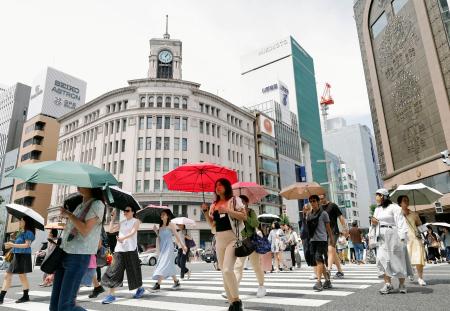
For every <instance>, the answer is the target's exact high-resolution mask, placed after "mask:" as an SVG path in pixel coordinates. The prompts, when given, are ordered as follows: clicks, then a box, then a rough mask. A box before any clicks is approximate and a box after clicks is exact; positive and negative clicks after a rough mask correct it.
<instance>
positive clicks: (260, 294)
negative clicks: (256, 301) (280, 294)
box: [256, 286, 266, 298]
mask: <svg viewBox="0 0 450 311" xmlns="http://www.w3.org/2000/svg"><path fill="white" fill-rule="evenodd" d="M265 295H266V288H265V287H264V286H260V287H258V291H257V293H256V297H258V298H261V297H264V296H265Z"/></svg>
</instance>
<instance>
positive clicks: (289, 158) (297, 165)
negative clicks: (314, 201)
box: [249, 81, 306, 227]
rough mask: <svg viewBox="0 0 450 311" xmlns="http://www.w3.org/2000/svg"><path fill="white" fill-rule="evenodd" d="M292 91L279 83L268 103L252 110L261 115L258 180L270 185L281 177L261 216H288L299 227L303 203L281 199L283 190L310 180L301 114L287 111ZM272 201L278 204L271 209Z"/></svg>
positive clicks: (258, 130)
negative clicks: (270, 181) (285, 100)
mask: <svg viewBox="0 0 450 311" xmlns="http://www.w3.org/2000/svg"><path fill="white" fill-rule="evenodd" d="M288 92H289V91H288V90H287V88H286V86H285V85H284V84H283V83H281V82H280V81H278V82H277V83H274V84H273V85H272V88H270V90H268V91H267V92H266V94H267V95H268V96H267V99H268V100H267V101H265V102H263V103H261V104H259V105H255V106H253V107H249V109H250V110H251V111H254V112H257V114H256V115H257V122H256V124H257V130H256V141H257V157H258V159H257V162H256V164H257V169H258V176H259V180H258V181H259V183H260V184H261V185H264V186H266V181H267V180H268V179H269V180H270V178H271V177H272V178H275V176H276V175H278V184H277V189H275V188H272V189H271V188H268V187H266V188H267V191H268V192H269V196H268V197H266V198H265V199H264V200H263V203H262V205H261V207H262V208H261V209H260V213H272V214H276V215H280V214H281V213H285V214H286V215H288V217H289V221H290V223H291V224H292V225H293V226H294V227H297V225H298V222H299V220H300V214H299V211H300V210H301V209H302V207H303V204H302V203H303V202H299V201H297V200H285V199H283V198H282V197H280V196H279V190H281V189H282V188H284V187H287V186H289V185H291V184H293V183H295V182H298V181H306V174H305V169H304V166H303V162H304V159H303V156H302V152H301V141H300V135H299V133H298V123H297V115H296V114H294V113H293V112H290V111H289V109H288V108H287V109H286V105H285V104H283V98H285V96H284V95H286V94H287V93H288ZM270 98H271V99H270ZM268 122H269V123H270V126H269V123H268ZM269 150H270V151H269ZM272 151H273V152H272ZM269 184H270V183H269ZM268 201H269V202H272V204H273V203H277V204H278V205H277V206H276V207H275V206H272V207H270V208H269V207H268V204H267V202H268Z"/></svg>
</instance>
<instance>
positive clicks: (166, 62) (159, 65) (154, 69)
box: [148, 15, 182, 79]
mask: <svg viewBox="0 0 450 311" xmlns="http://www.w3.org/2000/svg"><path fill="white" fill-rule="evenodd" d="M168 28H169V18H168V16H167V15H166V33H165V34H164V37H163V39H151V40H150V56H149V69H148V77H149V78H150V79H181V60H182V57H181V56H182V55H181V47H182V43H181V41H180V40H174V39H170V35H169V32H168V31H169V29H168Z"/></svg>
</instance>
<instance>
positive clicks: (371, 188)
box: [323, 118, 381, 227]
mask: <svg viewBox="0 0 450 311" xmlns="http://www.w3.org/2000/svg"><path fill="white" fill-rule="evenodd" d="M323 142H324V148H325V149H326V150H329V151H330V152H332V153H334V154H335V155H337V156H339V157H340V158H341V159H342V160H343V161H344V162H345V163H347V164H348V165H349V166H350V167H351V168H352V169H353V170H354V171H355V173H356V176H357V178H358V192H357V196H358V200H357V202H358V207H359V210H360V212H359V215H360V221H361V226H362V227H368V225H369V214H370V205H372V204H375V195H374V193H375V191H376V190H377V189H378V188H381V181H380V177H379V172H378V162H377V151H376V146H375V139H374V138H373V136H372V134H371V132H370V130H369V128H368V127H367V126H365V125H361V124H353V125H346V122H345V120H343V119H341V118H339V119H337V120H336V119H330V120H328V126H327V131H326V132H325V133H323Z"/></svg>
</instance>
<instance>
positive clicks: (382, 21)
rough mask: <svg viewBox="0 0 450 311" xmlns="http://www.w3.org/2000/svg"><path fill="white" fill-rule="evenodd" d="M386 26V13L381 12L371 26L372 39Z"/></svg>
mask: <svg viewBox="0 0 450 311" xmlns="http://www.w3.org/2000/svg"><path fill="white" fill-rule="evenodd" d="M386 25H387V17H386V13H385V12H383V14H381V15H380V17H378V19H377V20H376V21H375V23H373V24H372V27H371V28H372V37H373V38H376V37H377V36H378V35H379V34H380V33H381V32H382V31H383V30H384V28H385V27H386Z"/></svg>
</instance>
